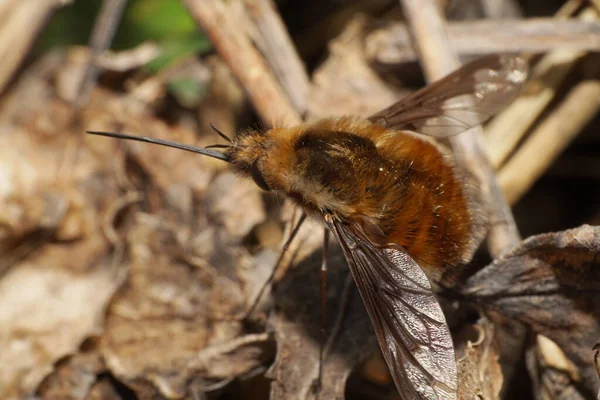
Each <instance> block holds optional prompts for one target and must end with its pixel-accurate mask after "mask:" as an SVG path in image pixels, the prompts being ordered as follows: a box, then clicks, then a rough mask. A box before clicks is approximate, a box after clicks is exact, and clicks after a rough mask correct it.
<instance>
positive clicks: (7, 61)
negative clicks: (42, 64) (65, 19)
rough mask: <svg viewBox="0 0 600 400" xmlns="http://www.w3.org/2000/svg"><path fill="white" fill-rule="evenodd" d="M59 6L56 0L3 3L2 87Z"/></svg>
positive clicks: (0, 26)
mask: <svg viewBox="0 0 600 400" xmlns="http://www.w3.org/2000/svg"><path fill="white" fill-rule="evenodd" d="M58 6H59V3H58V2H57V1H53V0H20V1H16V2H15V1H13V2H10V1H9V2H7V3H6V4H2V5H1V7H0V12H1V14H0V17H1V20H0V60H2V62H1V63H0V91H2V90H3V89H4V87H5V86H6V84H7V83H8V82H9V81H10V79H11V78H12V76H13V74H14V73H15V72H16V71H17V69H18V68H19V66H20V65H21V62H22V61H23V59H24V58H25V57H26V56H27V54H28V53H29V49H30V48H31V46H32V45H33V42H34V40H35V39H36V38H37V36H38V33H39V32H40V31H41V29H42V28H43V27H44V25H45V24H46V21H47V20H48V18H49V17H50V16H51V15H52V13H53V12H54V10H55V9H56V8H57V7H58Z"/></svg>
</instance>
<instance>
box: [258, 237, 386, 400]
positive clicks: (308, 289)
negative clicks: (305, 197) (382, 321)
mask: <svg viewBox="0 0 600 400" xmlns="http://www.w3.org/2000/svg"><path fill="white" fill-rule="evenodd" d="M315 231H316V232H315ZM313 232H315V233H313V237H314V236H317V237H319V236H322V229H314V228H313ZM319 233H320V234H319ZM321 259H322V253H321V251H320V250H316V251H315V252H314V253H313V254H312V255H311V256H310V257H308V258H306V259H304V260H303V261H302V262H300V263H298V264H296V265H295V266H294V267H292V268H291V269H290V270H289V271H288V273H287V274H286V275H285V277H284V278H283V279H282V281H280V282H279V284H278V286H277V291H276V306H277V309H278V311H277V312H276V313H273V314H272V315H271V316H270V318H269V323H270V325H271V326H272V327H273V329H274V331H275V338H276V341H277V358H276V361H275V364H274V365H273V366H272V367H271V369H270V371H269V372H268V374H267V376H268V377H270V378H272V379H273V380H274V381H273V383H272V385H271V399H286V400H288V399H289V400H292V399H298V400H300V399H302V400H304V399H307V398H314V384H315V380H316V378H317V376H318V366H319V340H320V333H319V331H320V321H321V317H320V315H321V311H320V310H321V307H320V277H321V275H320V263H321ZM348 276H349V270H348V267H347V264H346V262H345V260H344V259H343V256H342V255H341V253H340V251H339V249H338V248H337V246H334V245H332V246H331V249H330V253H329V266H328V270H327V310H326V320H327V323H326V336H327V338H329V337H330V336H331V334H332V332H334V330H335V327H334V326H335V325H336V323H337V320H338V318H339V316H340V314H339V313H340V311H341V309H340V307H341V304H342V300H343V291H344V281H345V280H346V279H347V278H348ZM343 311H345V314H344V315H343V319H342V320H341V325H340V326H339V331H338V333H337V335H336V337H335V340H334V342H333V345H332V347H331V352H330V353H329V354H328V356H327V358H326V359H325V362H324V364H323V380H322V385H321V390H320V393H319V396H320V398H322V399H343V398H344V391H345V387H346V379H347V378H348V375H349V374H350V372H351V370H352V368H354V367H355V366H356V365H357V364H358V362H360V361H362V360H363V359H365V358H366V357H367V356H368V355H369V354H370V353H371V352H373V351H374V350H375V349H376V348H377V342H376V340H375V336H374V333H373V328H372V327H371V324H370V321H369V318H368V316H367V314H366V312H365V309H364V305H363V303H362V300H361V298H360V295H359V294H358V292H357V290H356V287H355V286H354V282H350V290H349V298H348V303H347V305H346V307H345V309H344V310H343Z"/></svg>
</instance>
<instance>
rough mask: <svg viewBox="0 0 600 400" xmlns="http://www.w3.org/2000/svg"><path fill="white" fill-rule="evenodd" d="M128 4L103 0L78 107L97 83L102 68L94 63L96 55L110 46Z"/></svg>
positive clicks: (77, 102)
mask: <svg viewBox="0 0 600 400" xmlns="http://www.w3.org/2000/svg"><path fill="white" fill-rule="evenodd" d="M126 4H127V0H104V1H103V2H102V8H101V9H100V14H99V15H98V18H96V23H95V24H94V29H93V31H92V37H91V38H90V50H91V52H90V55H91V57H90V59H89V61H88V64H87V66H86V68H85V70H84V71H83V78H82V80H81V83H80V86H79V91H78V94H77V98H76V99H75V105H76V106H77V107H81V105H83V104H84V103H86V102H87V100H88V96H89V93H90V90H91V89H92V87H93V86H94V85H95V84H96V78H97V77H98V73H99V71H100V70H99V68H98V67H97V66H96V65H94V63H93V61H94V57H96V56H98V55H99V54H101V53H102V52H103V51H104V50H106V49H108V48H109V47H110V44H111V43H112V40H113V38H114V36H115V33H116V32H117V27H118V26H119V22H120V21H121V16H122V15H123V10H124V9H125V5H126Z"/></svg>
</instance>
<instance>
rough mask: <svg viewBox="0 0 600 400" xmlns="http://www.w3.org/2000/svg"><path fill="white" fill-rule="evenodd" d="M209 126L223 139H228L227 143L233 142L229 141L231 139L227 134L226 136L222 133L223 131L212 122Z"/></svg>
mask: <svg viewBox="0 0 600 400" xmlns="http://www.w3.org/2000/svg"><path fill="white" fill-rule="evenodd" d="M210 127H211V128H212V130H213V131H215V132H216V133H217V135H219V136H221V137H222V138H223V139H225V140H226V141H228V142H229V143H233V142H232V141H231V139H229V136H227V135H226V134H224V133H223V132H221V131H220V130H219V129H218V128H217V127H216V126H214V125H213V124H212V123H211V124H210Z"/></svg>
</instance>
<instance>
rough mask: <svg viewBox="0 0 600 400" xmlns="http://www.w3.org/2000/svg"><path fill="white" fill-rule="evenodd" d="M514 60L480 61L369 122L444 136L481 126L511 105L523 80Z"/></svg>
mask: <svg viewBox="0 0 600 400" xmlns="http://www.w3.org/2000/svg"><path fill="white" fill-rule="evenodd" d="M527 74H528V64H527V61H526V60H525V59H524V58H523V57H520V56H516V55H512V56H510V55H491V56H486V57H482V58H479V59H477V60H475V61H473V62H471V63H469V64H467V65H465V66H463V67H462V68H460V69H458V70H456V71H454V72H453V73H451V74H450V75H448V76H446V77H445V78H442V79H441V80H439V81H436V82H433V83H432V84H430V85H428V86H426V87H424V88H423V89H421V90H418V91H417V92H415V93H413V94H412V95H410V96H408V97H406V98H404V99H402V100H400V101H399V102H397V103H395V104H393V105H391V106H390V107H388V108H386V109H385V110H383V111H380V112H378V113H377V114H375V115H373V116H371V117H370V118H369V120H371V121H372V122H376V123H381V124H383V125H384V126H386V127H388V128H393V129H399V130H400V129H405V130H412V131H416V132H419V133H423V134H425V135H429V136H436V137H447V136H452V135H456V134H458V133H461V132H464V131H466V130H468V129H471V128H473V127H475V126H477V125H481V124H482V123H483V122H485V121H486V120H488V119H489V118H490V117H491V116H492V115H494V114H495V113H497V112H498V111H499V110H500V109H501V108H502V107H504V106H505V105H506V104H508V103H509V102H511V101H512V100H513V99H514V98H515V97H516V96H517V95H518V93H519V90H520V89H521V87H522V86H523V83H524V82H525V80H526V79H527Z"/></svg>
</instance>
